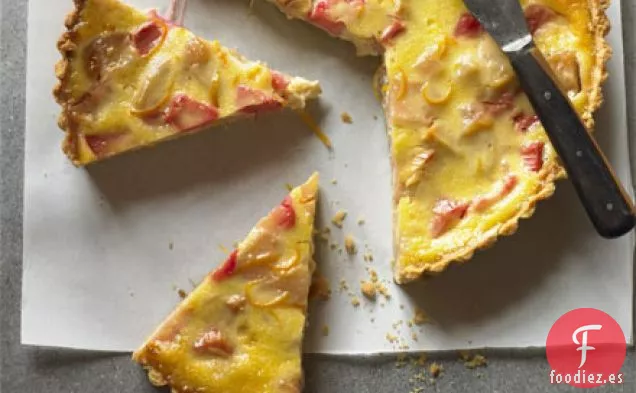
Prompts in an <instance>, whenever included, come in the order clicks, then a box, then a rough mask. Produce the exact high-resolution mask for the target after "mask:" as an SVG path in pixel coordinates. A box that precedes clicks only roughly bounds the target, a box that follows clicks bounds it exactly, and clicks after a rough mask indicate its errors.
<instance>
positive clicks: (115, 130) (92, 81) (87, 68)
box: [54, 0, 320, 166]
mask: <svg viewBox="0 0 636 393" xmlns="http://www.w3.org/2000/svg"><path fill="white" fill-rule="evenodd" d="M66 28H67V31H66V32H65V33H64V34H63V35H62V37H61V38H60V40H59V42H58V48H59V50H60V52H61V53H62V55H63V59H62V60H61V61H60V62H59V63H58V64H57V67H56V74H57V77H58V79H59V84H58V85H57V86H56V88H55V90H54V94H55V97H56V99H57V101H58V103H59V104H60V105H61V107H62V114H61V116H60V119H59V125H60V127H61V128H62V129H63V130H64V132H65V134H66V137H65V139H64V143H63V150H64V152H65V153H66V155H67V156H68V157H69V159H70V160H71V161H72V162H73V163H74V164H75V165H78V166H81V165H86V164H89V163H91V162H95V161H98V160H101V159H104V158H107V157H110V156H114V155H117V154H119V153H123V152H126V151H130V150H134V149H138V148H140V147H143V146H148V145H153V144H155V143H158V142H160V141H163V140H168V139H172V138H176V137H179V136H182V135H187V134H191V133H194V132H197V131H199V130H202V129H204V128H208V127H210V126H214V125H217V124H220V123H224V122H226V121H228V120H230V119H235V118H239V117H243V116H254V115H255V114H258V113H263V112H266V111H273V110H278V109H280V108H283V107H291V108H296V109H299V108H303V107H304V105H305V101H306V100H307V99H310V98H315V97H316V96H317V95H318V94H319V93H320V87H319V86H318V83H317V82H311V81H308V80H305V79H302V78H298V77H292V76H289V75H286V74H283V73H281V72H278V71H275V70H272V69H270V68H268V67H267V66H266V65H265V64H263V63H260V62H255V61H250V60H248V59H246V58H245V57H243V56H241V55H240V54H239V53H237V52H236V51H234V50H232V49H228V48H226V47H224V46H222V45H221V44H220V43H219V42H217V41H206V40H204V39H202V38H200V37H197V36H196V35H195V34H193V33H192V32H191V31H189V30H187V29H185V28H183V27H181V26H178V25H176V24H175V23H173V22H172V21H171V20H168V19H165V18H163V17H161V16H160V15H158V14H157V13H156V12H154V11H151V12H149V13H144V12H141V11H138V10H136V9H134V8H132V7H130V6H128V5H125V4H123V3H121V2H119V1H117V0H75V10H74V11H73V12H72V13H71V14H69V15H68V17H67V19H66Z"/></svg>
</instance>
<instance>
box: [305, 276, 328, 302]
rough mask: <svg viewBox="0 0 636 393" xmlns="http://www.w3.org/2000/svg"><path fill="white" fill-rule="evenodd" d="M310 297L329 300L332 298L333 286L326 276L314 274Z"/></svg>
mask: <svg viewBox="0 0 636 393" xmlns="http://www.w3.org/2000/svg"><path fill="white" fill-rule="evenodd" d="M309 298H311V299H318V300H323V301H327V300H329V299H330V298H331V286H330V284H329V281H328V280H327V278H326V277H325V276H323V275H322V274H320V273H316V274H314V277H313V278H312V280H311V286H310V287H309Z"/></svg>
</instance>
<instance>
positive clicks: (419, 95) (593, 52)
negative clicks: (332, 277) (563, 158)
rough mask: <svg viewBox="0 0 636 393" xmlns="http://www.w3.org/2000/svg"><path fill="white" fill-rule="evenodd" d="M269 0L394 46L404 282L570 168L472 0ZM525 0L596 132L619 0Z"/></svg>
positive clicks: (392, 102)
mask: <svg viewBox="0 0 636 393" xmlns="http://www.w3.org/2000/svg"><path fill="white" fill-rule="evenodd" d="M269 1H271V2H274V3H276V4H277V5H278V6H279V7H280V8H281V10H282V11H284V12H285V13H286V14H287V15H288V16H290V17H296V18H300V19H303V20H306V21H307V22H309V23H312V24H314V25H317V26H319V27H321V28H322V29H323V30H326V31H328V32H329V33H331V34H332V35H334V36H338V37H340V38H343V39H347V40H350V41H352V42H353V43H354V44H355V45H356V46H357V47H358V49H359V52H360V53H381V54H382V55H383V58H384V64H383V67H382V69H381V70H380V72H379V73H378V78H377V81H378V83H377V84H378V89H379V90H380V93H381V96H382V97H383V103H384V109H385V113H386V119H387V128H388V133H389V136H390V139H391V142H392V144H391V160H392V163H393V169H394V175H393V181H394V238H395V240H394V247H395V254H396V258H395V266H394V272H395V280H396V281H397V282H398V283H405V282H408V281H411V280H414V279H416V278H418V277H421V276H422V275H424V274H431V273H439V272H441V271H443V270H445V269H446V267H447V266H448V265H449V264H450V263H451V262H453V261H465V260H468V259H470V258H471V257H472V255H473V253H474V252H475V251H476V250H478V249H481V248H484V247H487V246H489V245H491V244H493V243H494V242H495V241H496V239H497V238H498V237H499V236H500V235H510V234H512V233H514V232H515V231H516V229H517V225H518V221H519V219H520V218H527V217H530V216H531V215H532V214H533V212H534V209H535V205H536V203H537V201H539V200H542V199H546V198H548V197H550V196H551V195H552V194H553V192H554V188H555V185H554V183H555V180H557V179H560V178H563V177H565V176H566V173H565V171H564V169H563V168H562V166H561V165H560V163H559V160H558V157H557V155H556V153H555V151H554V149H553V147H552V146H551V144H550V142H549V140H548V138H547V136H546V134H545V131H544V130H543V128H542V126H541V124H540V122H539V121H538V118H537V116H536V115H535V114H534V112H533V110H532V108H531V106H530V104H529V101H528V99H527V97H526V96H525V94H524V93H523V92H522V91H521V89H520V87H519V84H518V81H517V80H516V77H515V74H514V72H513V70H512V67H511V66H510V64H509V62H508V60H507V58H506V57H505V56H504V54H503V53H502V52H501V51H500V50H499V48H498V47H497V45H496V44H495V42H494V41H493V40H492V39H491V38H490V37H489V36H488V35H487V34H486V33H485V32H484V31H483V29H482V27H481V25H480V24H479V22H478V21H477V20H476V19H475V18H473V17H472V16H471V15H470V14H469V13H468V12H467V10H466V8H465V7H464V5H463V2H462V1H461V0H395V1H382V0H313V1H312V0H269ZM521 4H522V6H523V7H524V11H525V14H526V19H527V22H528V25H529V28H530V30H531V32H532V34H533V36H534V40H535V42H536V44H537V46H538V47H539V49H540V50H541V51H542V53H543V54H544V55H545V57H546V58H547V59H548V62H549V63H550V65H551V66H552V69H553V71H554V73H555V75H556V76H557V78H558V80H559V81H560V84H561V87H562V88H563V90H564V91H566V92H567V94H568V96H569V98H570V99H571V101H572V103H573V105H574V107H575V108H576V110H577V111H578V112H579V114H580V115H581V117H582V119H583V120H584V122H585V124H586V126H587V127H588V129H589V130H590V131H591V130H592V128H593V125H594V120H593V117H592V115H593V113H594V111H595V110H596V109H597V108H598V107H599V106H600V105H601V102H602V95H601V84H602V82H603V81H604V80H605V78H606V76H607V73H606V70H605V64H606V62H607V60H608V58H609V57H610V55H611V49H610V48H609V46H608V44H607V42H606V41H605V39H604V37H605V35H606V34H607V32H608V30H609V22H608V19H607V17H606V15H605V10H606V8H607V7H608V5H609V2H608V1H606V0H532V1H529V0H522V1H521ZM368 48H373V50H367V49H368Z"/></svg>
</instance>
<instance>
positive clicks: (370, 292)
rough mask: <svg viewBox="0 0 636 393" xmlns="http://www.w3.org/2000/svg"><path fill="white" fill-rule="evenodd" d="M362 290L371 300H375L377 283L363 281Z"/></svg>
mask: <svg viewBox="0 0 636 393" xmlns="http://www.w3.org/2000/svg"><path fill="white" fill-rule="evenodd" d="M360 291H361V292H362V294H363V295H364V297H366V298H367V299H369V300H375V297H376V289H375V285H374V284H373V283H372V282H369V281H363V282H362V284H361V285H360Z"/></svg>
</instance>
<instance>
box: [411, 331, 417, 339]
mask: <svg viewBox="0 0 636 393" xmlns="http://www.w3.org/2000/svg"><path fill="white" fill-rule="evenodd" d="M417 339H418V337H417V333H415V332H411V340H413V341H417Z"/></svg>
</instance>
